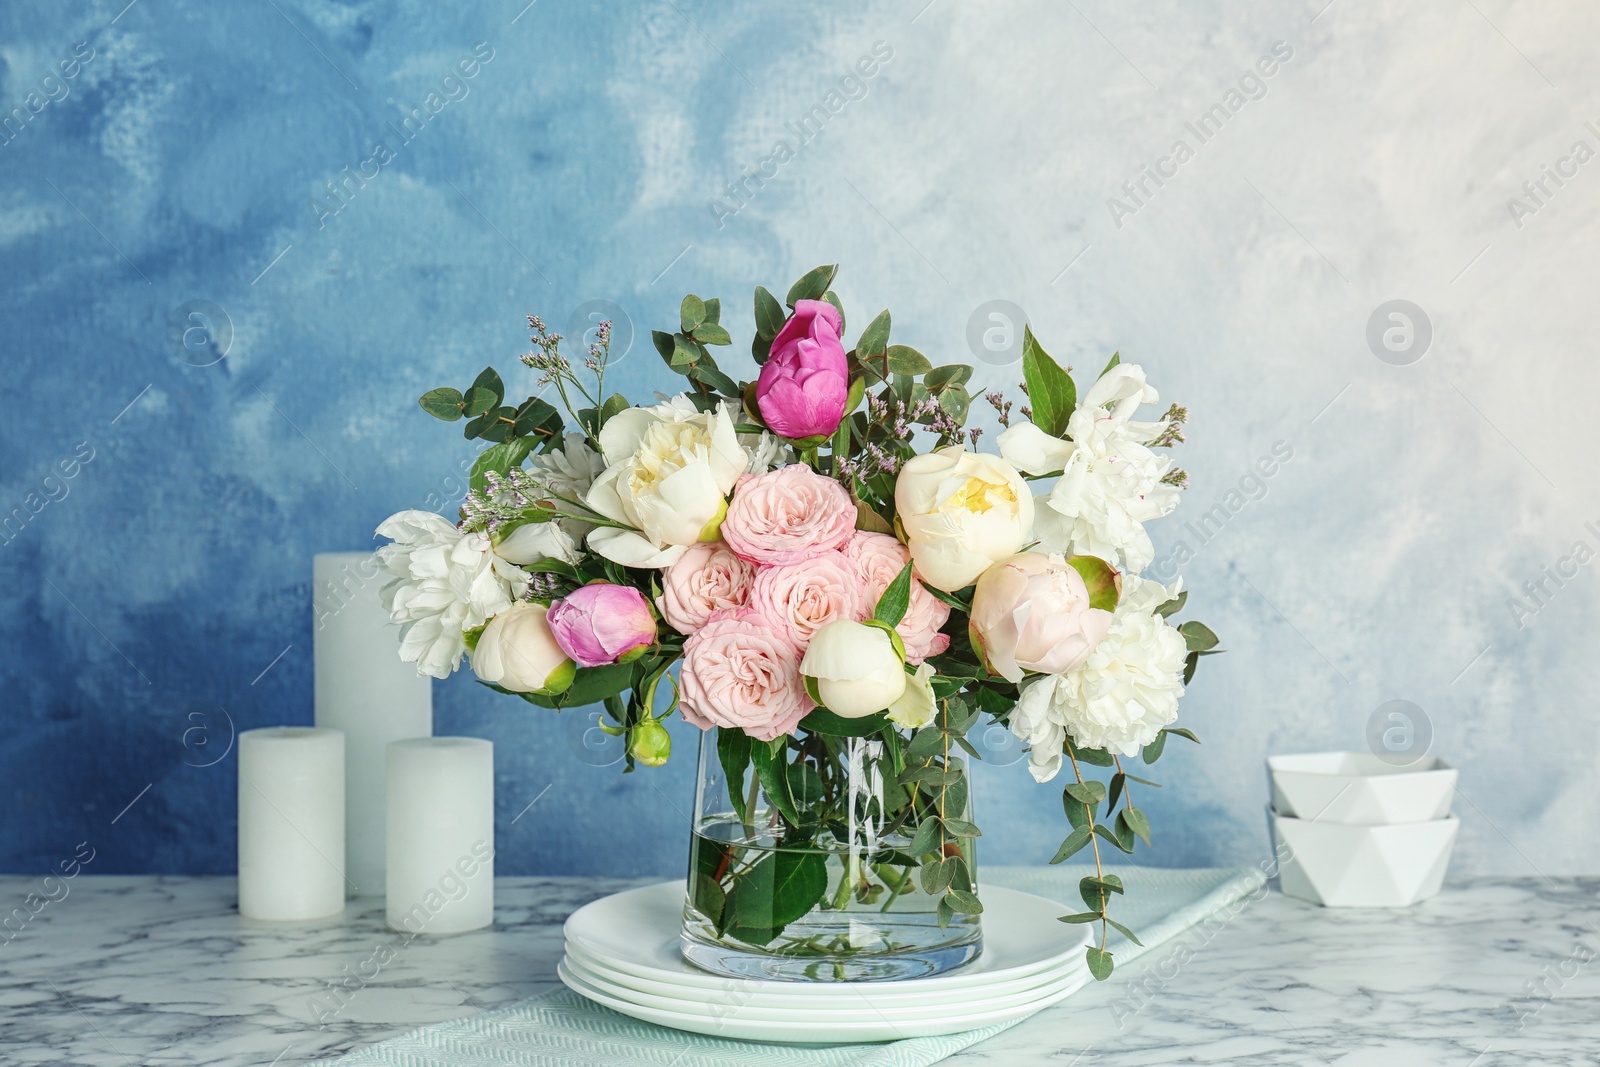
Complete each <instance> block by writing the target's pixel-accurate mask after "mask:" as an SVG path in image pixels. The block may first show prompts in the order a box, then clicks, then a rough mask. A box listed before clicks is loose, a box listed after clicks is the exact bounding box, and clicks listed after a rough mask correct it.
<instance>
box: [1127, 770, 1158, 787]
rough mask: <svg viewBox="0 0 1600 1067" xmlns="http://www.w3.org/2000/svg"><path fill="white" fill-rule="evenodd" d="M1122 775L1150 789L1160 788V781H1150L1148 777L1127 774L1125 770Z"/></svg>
mask: <svg viewBox="0 0 1600 1067" xmlns="http://www.w3.org/2000/svg"><path fill="white" fill-rule="evenodd" d="M1123 777H1124V778H1126V779H1127V780H1128V781H1130V782H1138V783H1139V784H1140V785H1147V786H1149V787H1150V788H1151V789H1160V788H1161V783H1160V782H1152V781H1151V780H1150V779H1148V778H1140V777H1139V776H1138V775H1137V774H1127V773H1126V772H1124V774H1123Z"/></svg>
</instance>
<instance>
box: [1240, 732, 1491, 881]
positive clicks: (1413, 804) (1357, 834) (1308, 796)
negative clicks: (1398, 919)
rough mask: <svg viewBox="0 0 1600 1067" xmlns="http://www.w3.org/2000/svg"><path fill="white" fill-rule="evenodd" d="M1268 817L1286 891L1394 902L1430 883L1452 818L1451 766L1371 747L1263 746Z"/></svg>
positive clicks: (1444, 861) (1446, 853) (1441, 869)
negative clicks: (1298, 750) (1303, 750)
mask: <svg viewBox="0 0 1600 1067" xmlns="http://www.w3.org/2000/svg"><path fill="white" fill-rule="evenodd" d="M1267 773H1268V775H1269V776H1270V777H1271V779H1272V806H1271V807H1270V808H1269V809H1268V811H1267V818H1268V822H1269V823H1270V824H1271V826H1272V837H1273V847H1274V850H1275V852H1276V855H1277V860H1278V877H1279V883H1280V885H1281V887H1282V889H1283V892H1284V894H1285V895H1287V896H1291V897H1299V898H1300V899H1301V900H1309V901H1311V902H1312V903H1314V904H1322V905H1324V906H1326V907H1330V908H1403V907H1406V906H1407V905H1410V904H1415V903H1417V902H1418V901H1420V900H1426V899H1427V898H1428V897H1431V896H1433V895H1434V894H1435V893H1437V892H1439V886H1440V884H1441V883H1442V882H1443V881H1444V873H1445V868H1447V867H1448V866H1449V865H1450V852H1451V849H1452V848H1454V846H1455V841H1456V831H1457V830H1458V829H1459V828H1460V825H1461V823H1460V820H1459V819H1457V818H1456V817H1455V816H1454V815H1451V814H1450V800H1451V797H1452V796H1454V794H1455V787H1456V771H1455V769H1454V768H1453V767H1449V766H1446V765H1445V764H1444V763H1443V762H1442V761H1440V760H1437V759H1424V760H1420V761H1418V762H1416V763H1412V764H1410V765H1407V766H1397V765H1395V764H1393V763H1390V762H1388V761H1386V760H1384V759H1382V758H1380V757H1378V756H1375V755H1373V754H1372V753H1370V752H1314V753H1309V754H1306V755H1298V756H1271V757H1269V758H1268V759H1267Z"/></svg>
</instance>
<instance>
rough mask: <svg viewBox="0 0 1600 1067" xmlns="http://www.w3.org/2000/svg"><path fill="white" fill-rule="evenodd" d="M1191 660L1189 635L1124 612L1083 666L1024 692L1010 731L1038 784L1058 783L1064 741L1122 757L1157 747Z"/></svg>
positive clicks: (1160, 620)
mask: <svg viewBox="0 0 1600 1067" xmlns="http://www.w3.org/2000/svg"><path fill="white" fill-rule="evenodd" d="M1151 584H1154V583H1151ZM1187 654H1188V649H1187V647H1186V646H1185V644H1184V640H1183V635H1182V634H1180V633H1178V631H1177V630H1175V629H1174V628H1173V627H1172V626H1171V625H1169V624H1168V623H1167V621H1166V620H1165V619H1163V618H1162V617H1161V616H1159V615H1152V614H1150V613H1149V612H1132V611H1124V610H1121V609H1119V610H1118V612H1117V616H1116V618H1115V620H1114V621H1113V622H1112V624H1111V630H1110V632H1109V633H1107V634H1106V636H1105V639H1104V640H1102V641H1101V642H1100V643H1099V644H1098V645H1096V646H1095V649H1094V651H1093V652H1091V653H1089V659H1088V662H1086V663H1085V664H1084V665H1083V666H1082V667H1080V668H1078V669H1077V670H1075V671H1069V672H1068V673H1066V674H1054V675H1047V676H1046V677H1043V678H1040V679H1038V680H1037V681H1035V682H1032V683H1030V684H1028V685H1027V686H1026V687H1024V688H1023V690H1022V695H1021V696H1020V697H1019V698H1018V700H1017V706H1016V709H1015V710H1014V711H1013V712H1012V714H1011V729H1012V732H1013V733H1015V734H1016V735H1017V736H1018V737H1021V738H1022V739H1023V740H1025V741H1027V742H1029V744H1031V745H1032V747H1033V752H1032V758H1031V761H1030V767H1029V770H1030V771H1032V773H1033V777H1034V778H1035V779H1036V780H1038V781H1041V782H1045V781H1049V780H1050V779H1051V778H1053V777H1055V774H1056V772H1057V771H1058V770H1060V768H1061V744H1062V740H1063V738H1064V737H1071V738H1072V742H1073V744H1075V745H1078V746H1080V747H1083V748H1096V749H1104V750H1106V751H1107V752H1115V753H1118V754H1120V755H1123V756H1132V755H1136V754H1137V753H1138V751H1139V750H1140V749H1141V748H1143V747H1144V746H1145V745H1148V744H1149V743H1150V742H1152V741H1154V740H1155V739H1156V736H1157V735H1158V734H1159V733H1160V732H1161V728H1162V727H1163V726H1168V725H1170V724H1171V723H1172V722H1173V721H1174V720H1175V719H1177V717H1178V698H1179V697H1181V696H1183V661H1184V657H1185V656H1186V655H1187Z"/></svg>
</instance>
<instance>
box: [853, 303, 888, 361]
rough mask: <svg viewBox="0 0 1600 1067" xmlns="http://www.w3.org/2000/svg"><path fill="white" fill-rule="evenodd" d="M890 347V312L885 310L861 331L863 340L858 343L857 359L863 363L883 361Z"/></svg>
mask: <svg viewBox="0 0 1600 1067" xmlns="http://www.w3.org/2000/svg"><path fill="white" fill-rule="evenodd" d="M888 347H889V311H888V309H887V308H885V309H884V310H883V311H880V312H878V317H877V318H875V319H873V320H872V321H871V322H869V323H868V324H867V328H866V329H865V330H862V331H861V338H860V339H859V340H858V341H856V358H857V359H859V360H861V361H862V362H866V361H868V360H873V359H881V358H882V357H883V354H884V352H885V351H887V350H888Z"/></svg>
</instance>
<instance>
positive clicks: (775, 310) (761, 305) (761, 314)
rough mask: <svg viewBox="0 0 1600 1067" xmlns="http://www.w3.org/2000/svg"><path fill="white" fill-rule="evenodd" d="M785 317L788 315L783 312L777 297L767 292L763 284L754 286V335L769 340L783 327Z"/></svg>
mask: <svg viewBox="0 0 1600 1067" xmlns="http://www.w3.org/2000/svg"><path fill="white" fill-rule="evenodd" d="M786 318H788V316H787V315H786V314H785V313H784V310H783V305H782V304H780V303H778V298H777V297H775V296H773V295H772V294H771V293H769V292H768V291H767V289H766V287H765V286H761V285H758V286H756V335H757V336H758V337H764V338H766V339H767V340H768V341H771V340H772V339H773V338H774V337H776V336H777V335H778V331H779V330H781V329H783V323H784V320H785V319H786Z"/></svg>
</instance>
